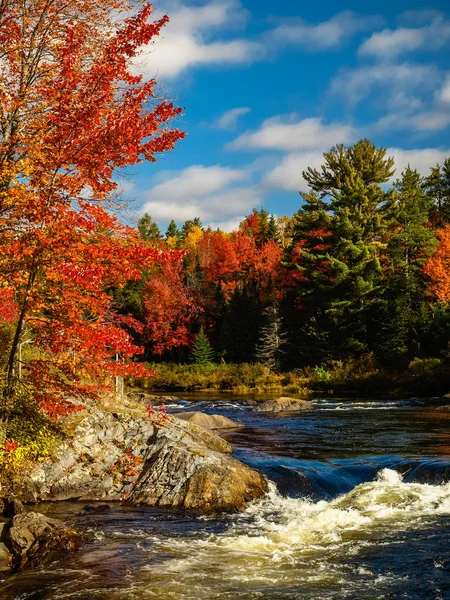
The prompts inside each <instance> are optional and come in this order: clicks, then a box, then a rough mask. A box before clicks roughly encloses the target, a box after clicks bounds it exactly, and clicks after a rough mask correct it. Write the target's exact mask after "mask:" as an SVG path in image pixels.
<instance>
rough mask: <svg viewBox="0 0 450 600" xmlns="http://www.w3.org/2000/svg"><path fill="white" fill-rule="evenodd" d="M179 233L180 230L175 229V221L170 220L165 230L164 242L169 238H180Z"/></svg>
mask: <svg viewBox="0 0 450 600" xmlns="http://www.w3.org/2000/svg"><path fill="white" fill-rule="evenodd" d="M180 236H181V233H180V230H179V229H178V227H177V224H176V223H175V221H174V220H173V219H172V220H171V221H170V223H169V227H168V228H167V231H166V236H165V237H166V240H167V239H169V238H180Z"/></svg>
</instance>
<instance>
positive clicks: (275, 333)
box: [256, 305, 288, 371]
mask: <svg viewBox="0 0 450 600" xmlns="http://www.w3.org/2000/svg"><path fill="white" fill-rule="evenodd" d="M263 318H264V319H265V323H264V325H263V326H262V327H261V333H260V338H259V343H258V345H257V347H256V358H257V359H258V360H260V361H261V362H262V363H264V364H265V365H266V366H267V367H269V368H270V369H272V370H273V371H279V370H280V369H281V366H282V363H283V360H284V358H285V355H286V347H287V343H288V336H287V333H286V332H285V331H284V329H283V323H282V318H281V317H280V314H279V310H278V307H277V306H276V305H274V306H270V307H269V308H267V309H266V310H265V311H264V313H263Z"/></svg>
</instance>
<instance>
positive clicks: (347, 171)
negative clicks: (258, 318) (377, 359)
mask: <svg viewBox="0 0 450 600" xmlns="http://www.w3.org/2000/svg"><path fill="white" fill-rule="evenodd" d="M324 158H325V164H324V165H323V166H322V168H321V170H320V171H318V170H317V169H312V168H309V169H307V171H306V172H304V173H303V177H304V178H305V180H306V181H307V183H308V184H309V186H310V189H311V192H310V193H304V194H302V196H303V198H304V200H305V204H304V206H302V207H301V208H300V210H299V211H298V213H297V214H296V223H295V226H294V239H293V245H292V252H293V253H294V258H295V260H294V263H295V264H296V267H297V269H299V270H300V272H301V276H302V279H301V281H300V282H299V295H300V301H301V303H302V305H303V306H304V308H305V310H306V313H307V322H306V324H305V330H304V331H305V334H306V335H307V336H309V338H310V340H311V341H313V338H314V336H316V335H317V336H318V337H317V339H318V340H320V343H322V341H323V335H322V334H323V333H324V332H327V338H328V341H329V344H328V349H327V348H326V346H325V347H324V348H323V350H324V351H325V352H327V351H328V350H329V349H333V352H335V353H336V354H337V355H338V356H340V357H342V356H345V355H352V354H354V353H358V352H361V351H363V350H366V349H367V340H368V327H369V323H368V318H369V315H370V310H371V307H372V305H373V304H374V303H376V302H377V301H378V296H379V294H380V284H381V273H382V268H381V263H380V260H381V257H382V253H383V251H384V250H385V246H386V244H385V240H384V238H385V230H386V222H385V221H386V219H385V218H386V205H387V203H388V201H389V199H390V197H391V192H385V191H384V189H383V188H382V187H381V184H382V183H385V182H386V181H387V180H388V179H389V178H390V177H391V176H392V174H393V173H394V168H393V164H394V161H393V159H392V158H386V151H385V150H383V149H378V148H376V147H375V146H374V145H373V144H372V143H371V142H370V141H369V140H361V141H359V142H358V143H357V144H355V145H354V146H349V147H346V146H344V145H342V144H340V145H338V146H336V147H335V148H332V149H331V150H330V152H328V153H325V154H324ZM295 255H297V256H296V257H295Z"/></svg>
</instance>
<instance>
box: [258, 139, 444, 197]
mask: <svg viewBox="0 0 450 600" xmlns="http://www.w3.org/2000/svg"><path fill="white" fill-rule="evenodd" d="M386 155H387V156H393V157H394V160H395V167H396V172H395V174H394V176H393V177H392V178H391V181H394V180H395V179H397V178H398V177H400V174H401V172H402V171H403V170H404V169H405V168H406V167H407V166H408V165H410V166H411V168H413V169H417V170H418V171H419V173H421V174H422V175H428V174H429V171H430V168H431V167H433V166H435V165H436V164H437V163H442V162H443V160H444V159H445V158H447V157H448V156H450V149H449V150H439V149H437V148H424V149H420V150H402V149H401V148H388V149H387V151H386ZM323 164H324V158H323V153H322V152H319V151H315V152H294V153H290V154H286V156H284V157H283V159H282V160H281V162H280V163H279V164H278V165H277V166H276V167H275V168H274V169H273V170H272V171H271V172H269V173H268V174H267V175H266V177H265V179H264V182H263V183H264V185H265V186H267V187H270V188H276V189H281V190H287V191H306V190H307V189H308V185H307V183H306V181H305V180H304V178H303V175H302V172H303V171H306V170H307V168H308V167H312V168H313V169H320V167H321V165H323Z"/></svg>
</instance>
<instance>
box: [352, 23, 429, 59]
mask: <svg viewBox="0 0 450 600" xmlns="http://www.w3.org/2000/svg"><path fill="white" fill-rule="evenodd" d="M422 44H423V35H422V32H421V30H419V29H396V30H394V31H392V30H391V29H385V30H384V31H381V32H380V33H373V34H372V36H371V37H370V38H369V39H368V40H366V41H365V42H364V43H363V44H362V45H361V46H360V48H359V50H358V54H360V55H361V56H364V55H366V56H367V55H375V56H388V57H389V58H391V57H392V56H393V55H397V54H401V53H404V52H408V51H411V50H416V49H417V48H420V46H421V45H422Z"/></svg>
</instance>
